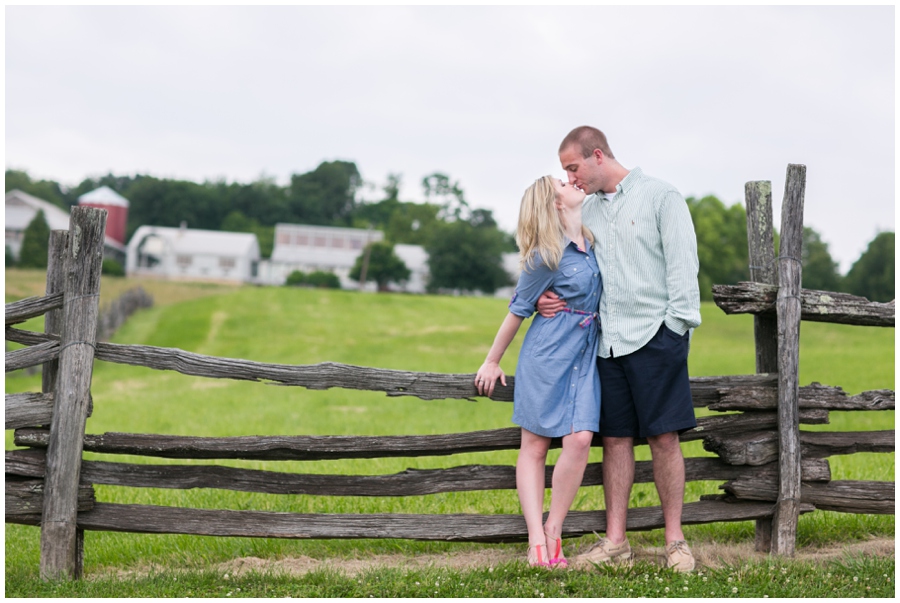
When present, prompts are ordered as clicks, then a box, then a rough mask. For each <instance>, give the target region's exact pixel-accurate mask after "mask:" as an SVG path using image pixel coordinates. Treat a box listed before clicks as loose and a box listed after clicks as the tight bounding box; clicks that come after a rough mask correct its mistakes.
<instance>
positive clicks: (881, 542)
mask: <svg viewBox="0 0 900 603" xmlns="http://www.w3.org/2000/svg"><path fill="white" fill-rule="evenodd" d="M692 548H693V552H694V556H695V558H696V559H697V565H698V568H700V567H708V568H720V567H724V566H740V565H742V564H744V563H746V562H747V561H750V560H759V561H762V560H764V559H767V558H768V556H767V555H765V554H762V553H757V552H755V551H754V550H753V543H746V544H744V543H742V544H737V545H717V544H708V543H707V544H698V545H695V546H694V547H692ZM574 553H575V551H569V552H568V554H569V556H570V557H572V556H574ZM662 554H663V549H662V547H659V548H647V547H643V548H635V559H636V560H638V561H648V562H651V563H661V562H662ZM864 555H866V556H878V557H893V556H894V540H893V539H890V538H879V539H873V540H869V541H866V542H857V543H852V544H845V545H835V546H830V547H822V548H815V549H813V548H806V549H799V550H798V551H797V554H796V556H795V557H794V559H795V560H798V561H829V560H839V559H842V558H845V557H859V556H864ZM520 557H522V558H524V547H523V551H522V553H521V555H520V554H517V553H515V552H508V551H505V550H504V551H498V550H495V549H493V548H491V547H485V549H484V550H483V551H478V550H475V551H467V552H464V553H451V554H434V555H417V556H413V557H410V556H404V555H378V556H374V557H372V558H370V559H313V558H311V557H303V556H301V557H290V558H285V559H260V558H257V557H243V558H240V559H234V560H232V561H229V562H226V563H221V564H219V565H218V566H217V569H218V570H219V571H221V572H222V573H223V574H229V575H231V576H234V575H240V574H242V573H246V572H260V573H266V572H276V573H281V574H288V575H294V576H299V575H303V574H305V573H307V572H310V571H313V570H317V569H324V568H328V569H333V570H336V571H340V572H342V573H345V574H348V575H354V574H358V573H360V572H365V571H367V570H370V569H373V568H377V567H396V568H402V569H409V570H414V569H424V568H429V567H433V568H452V569H477V568H487V567H496V566H498V565H501V564H504V563H510V562H514V561H517V560H519V558H520Z"/></svg>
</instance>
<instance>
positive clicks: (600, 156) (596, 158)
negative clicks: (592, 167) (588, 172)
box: [593, 149, 605, 165]
mask: <svg viewBox="0 0 900 603" xmlns="http://www.w3.org/2000/svg"><path fill="white" fill-rule="evenodd" d="M593 157H594V161H596V162H597V165H600V164H601V163H603V160H604V159H605V157H604V155H603V151H601V150H600V149H594V153H593Z"/></svg>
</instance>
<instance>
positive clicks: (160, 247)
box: [125, 224, 260, 282]
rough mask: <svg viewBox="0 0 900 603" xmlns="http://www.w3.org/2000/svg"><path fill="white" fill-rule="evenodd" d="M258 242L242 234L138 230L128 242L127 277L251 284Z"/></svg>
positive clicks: (157, 228) (162, 228)
mask: <svg viewBox="0 0 900 603" xmlns="http://www.w3.org/2000/svg"><path fill="white" fill-rule="evenodd" d="M259 259H260V255H259V242H258V241H257V240H256V235H255V234H251V233H245V232H220V231H215V230H198V229H192V228H187V225H185V224H182V225H181V227H180V228H172V227H165V226H141V227H140V228H138V229H137V231H136V232H135V233H134V235H132V237H131V240H130V241H129V242H128V260H127V262H126V265H125V271H126V273H127V274H128V276H151V277H159V278H165V279H179V280H180V279H185V280H188V279H189V280H212V281H236V282H254V281H255V280H256V278H257V274H258V266H259Z"/></svg>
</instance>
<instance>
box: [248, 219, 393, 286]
mask: <svg viewBox="0 0 900 603" xmlns="http://www.w3.org/2000/svg"><path fill="white" fill-rule="evenodd" d="M383 239H384V233H383V232H381V231H380V230H366V229H363V228H339V227H335V226H306V225H303V224H276V225H275V246H274V248H273V249H272V258H271V260H270V261H269V262H267V263H265V264H264V266H263V267H262V268H261V270H260V281H261V282H263V283H266V284H270V285H283V284H284V282H285V281H286V280H287V277H288V275H289V274H290V273H292V272H294V271H295V270H299V271H300V272H304V273H307V274H308V273H310V272H316V271H322V272H331V273H334V274H335V275H337V277H338V279H339V280H340V281H341V288H343V289H358V288H359V283H357V282H356V281H354V280H352V279H351V278H350V270H352V269H353V264H355V263H356V258H358V257H359V255H360V254H361V253H362V252H363V250H364V249H365V247H366V245H368V244H369V243H372V242H375V241H381V240H383ZM369 285H371V287H372V290H373V291H374V290H375V289H374V284H372V283H370V284H369Z"/></svg>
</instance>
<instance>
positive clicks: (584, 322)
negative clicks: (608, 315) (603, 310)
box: [562, 306, 599, 329]
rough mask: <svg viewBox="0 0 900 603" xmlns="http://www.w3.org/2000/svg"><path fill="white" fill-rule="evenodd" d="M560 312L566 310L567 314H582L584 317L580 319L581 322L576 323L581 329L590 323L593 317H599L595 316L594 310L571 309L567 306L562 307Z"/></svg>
mask: <svg viewBox="0 0 900 603" xmlns="http://www.w3.org/2000/svg"><path fill="white" fill-rule="evenodd" d="M562 312H568V313H569V314H581V315H582V316H584V318H583V319H582V320H581V322H579V323H578V326H579V327H581V328H582V329H583V328H585V327H586V326H588V325H590V324H591V323H592V322H594V319H595V318H599V317H598V316H597V313H596V312H585V311H584V310H573V309H572V308H569V307H568V306H567V307H565V308H563V309H562Z"/></svg>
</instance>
